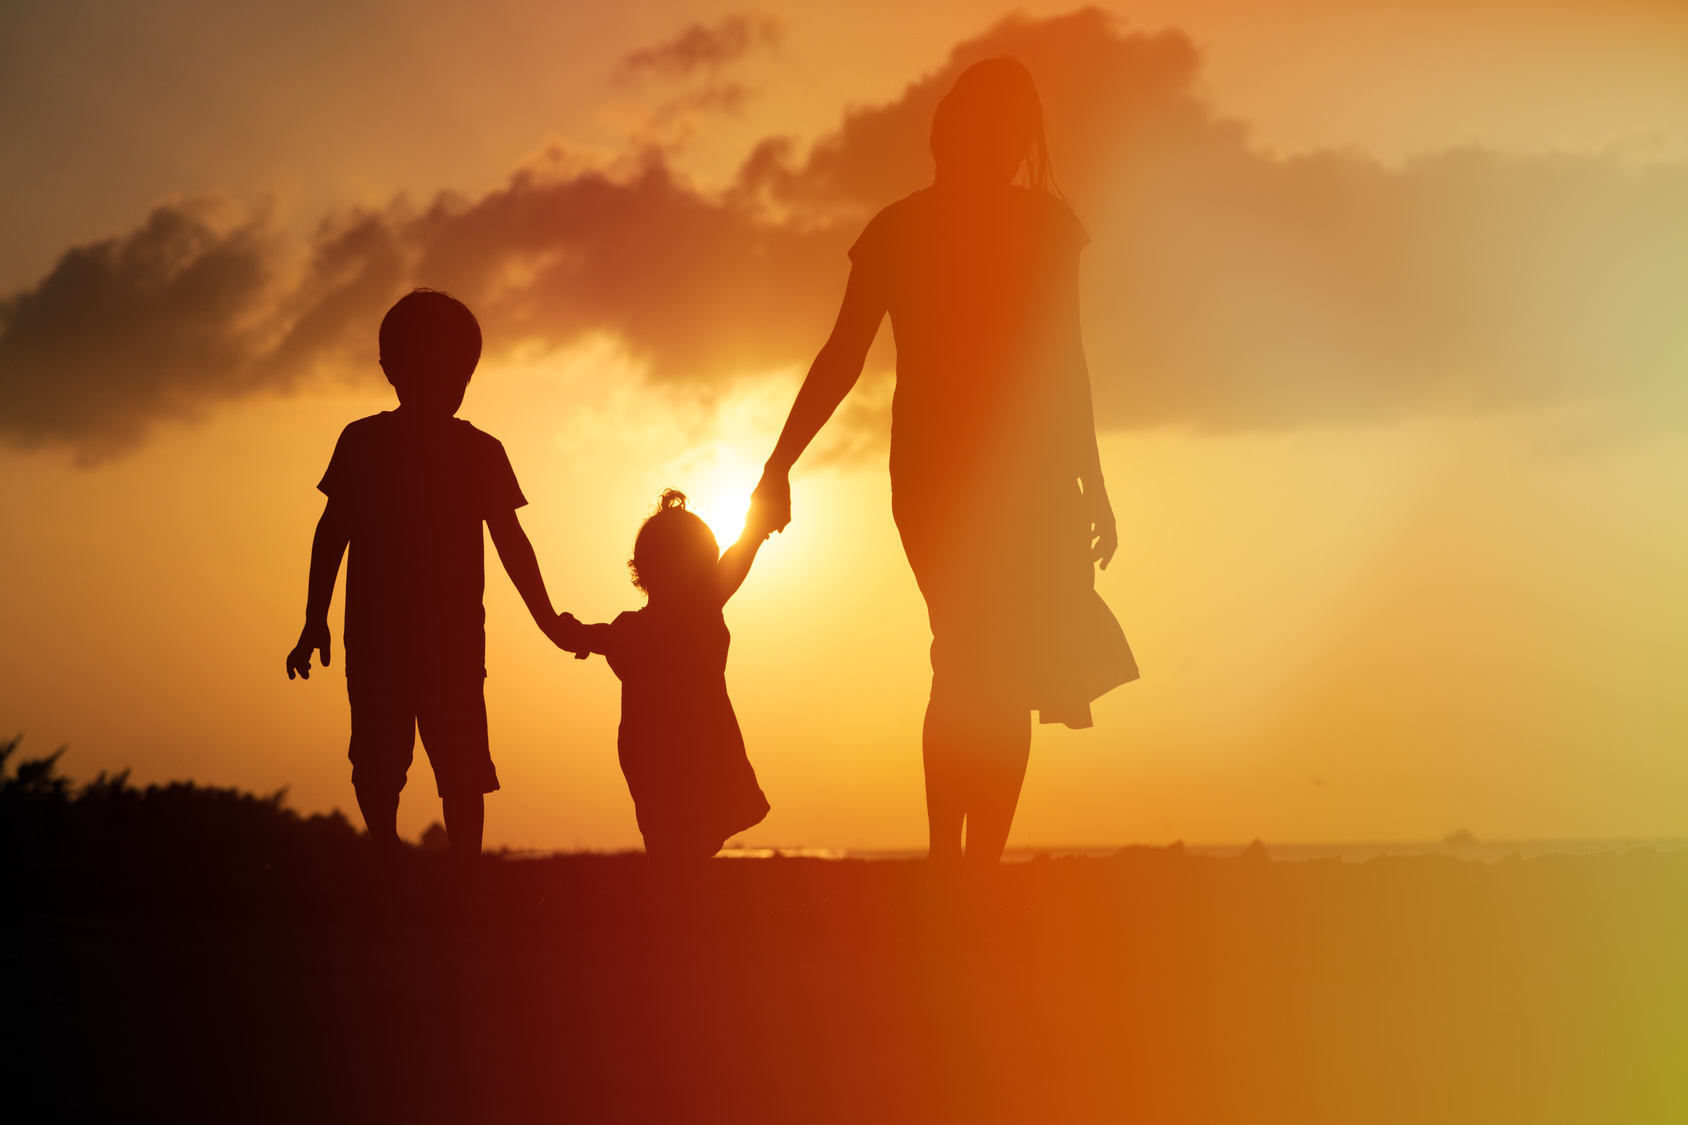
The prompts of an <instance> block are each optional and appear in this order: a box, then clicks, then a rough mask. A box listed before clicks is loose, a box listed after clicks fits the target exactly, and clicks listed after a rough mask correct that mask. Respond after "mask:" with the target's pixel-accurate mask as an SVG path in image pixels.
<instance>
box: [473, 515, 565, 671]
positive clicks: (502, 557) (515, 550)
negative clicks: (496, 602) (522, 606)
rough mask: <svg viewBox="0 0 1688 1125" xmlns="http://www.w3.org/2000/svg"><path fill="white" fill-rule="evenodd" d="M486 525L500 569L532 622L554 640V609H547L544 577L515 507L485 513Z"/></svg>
mask: <svg viewBox="0 0 1688 1125" xmlns="http://www.w3.org/2000/svg"><path fill="white" fill-rule="evenodd" d="M486 526H487V530H488V531H490V532H492V545H493V546H494V547H496V548H498V559H499V561H500V562H502V563H503V564H504V572H505V573H506V574H508V575H509V576H510V581H511V582H513V583H515V586H516V592H517V593H518V594H520V595H521V596H522V601H523V602H524V603H526V604H527V607H528V612H529V613H531V614H533V620H534V624H536V625H538V626H539V630H540V632H542V633H544V634H545V635H546V636H547V637H550V638H551V640H552V641H553V642H555V641H556V639H557V612H556V611H555V610H554V609H552V608H551V595H550V594H548V593H546V592H545V579H544V577H543V576H541V575H540V573H539V557H538V556H537V555H535V554H534V553H533V544H532V543H530V542H529V541H528V537H527V532H525V531H523V530H522V521H521V520H519V519H518V518H516V509H514V508H507V509H502V510H500V511H498V512H497V513H496V514H494V515H490V516H488V517H487V519H486Z"/></svg>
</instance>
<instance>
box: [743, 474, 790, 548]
mask: <svg viewBox="0 0 1688 1125" xmlns="http://www.w3.org/2000/svg"><path fill="white" fill-rule="evenodd" d="M749 522H750V526H751V527H754V528H755V529H756V530H757V532H758V533H762V534H763V535H764V537H765V536H766V535H768V534H772V533H773V532H776V531H784V530H785V529H786V525H788V524H789V523H791V477H790V476H789V475H787V474H786V473H782V472H777V471H775V470H774V469H764V470H763V471H762V479H761V480H760V481H758V482H757V485H756V491H755V492H752V493H751V494H750V516H749Z"/></svg>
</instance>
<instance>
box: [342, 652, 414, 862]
mask: <svg viewBox="0 0 1688 1125" xmlns="http://www.w3.org/2000/svg"><path fill="white" fill-rule="evenodd" d="M346 696H347V699H348V700H349V701H350V703H351V708H352V744H351V748H350V750H349V751H348V752H347V756H348V757H350V758H351V760H352V789H353V790H354V791H355V792H356V793H357V798H358V811H359V812H361V813H362V814H363V824H364V829H365V830H366V831H367V832H368V833H369V839H370V842H372V843H373V844H374V845H375V847H376V850H377V851H378V852H379V853H380V854H381V855H382V856H383V857H392V856H394V855H397V854H398V851H399V832H398V814H399V793H400V792H401V791H402V790H403V789H404V782H405V775H406V774H408V773H409V772H410V762H411V758H412V755H413V754H414V753H415V750H416V711H415V704H414V701H413V696H412V694H411V693H410V692H407V691H404V690H402V689H401V688H400V687H398V686H397V685H394V684H390V683H386V682H383V681H380V680H375V679H364V678H360V677H355V676H347V677H346Z"/></svg>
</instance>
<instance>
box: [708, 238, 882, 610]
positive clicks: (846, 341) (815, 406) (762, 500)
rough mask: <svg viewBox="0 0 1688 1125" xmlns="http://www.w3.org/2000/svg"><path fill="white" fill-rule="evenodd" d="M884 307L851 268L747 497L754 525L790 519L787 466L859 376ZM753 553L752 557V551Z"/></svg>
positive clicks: (775, 526)
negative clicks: (832, 318)
mask: <svg viewBox="0 0 1688 1125" xmlns="http://www.w3.org/2000/svg"><path fill="white" fill-rule="evenodd" d="M885 305H886V302H885V297H884V295H883V294H882V293H879V292H877V291H876V288H875V287H874V286H872V285H870V284H869V283H868V282H867V281H866V280H865V279H864V278H863V276H862V274H860V273H859V272H858V271H856V270H854V269H852V270H851V271H850V281H849V283H848V284H847V285H845V287H844V302H843V304H842V305H840V306H839V308H838V320H837V322H836V323H834V324H833V326H832V335H830V336H828V337H827V341H826V344H825V345H824V346H823V347H822V348H821V350H820V354H819V355H817V356H815V362H814V363H813V364H811V365H810V367H809V374H808V377H807V378H805V379H804V380H803V386H802V388H801V389H799V390H798V392H797V400H796V401H795V402H793V403H792V404H791V414H790V415H789V416H788V417H787V418H786V420H785V429H783V430H781V431H780V439H779V442H778V443H777V444H775V446H774V452H773V454H772V455H771V456H770V457H769V458H768V463H767V465H766V466H765V467H764V468H763V470H762V480H761V482H760V483H759V484H757V486H756V491H755V492H754V493H753V494H752V495H751V498H750V503H751V520H752V523H753V525H755V526H758V527H766V528H768V529H769V530H770V531H783V530H785V525H786V524H788V523H790V522H791V481H790V473H791V466H792V465H793V464H795V463H796V461H797V458H799V457H801V456H802V455H803V451H804V450H805V449H807V448H809V443H810V442H811V441H813V440H815V435H816V434H817V433H819V432H820V429H821V427H822V426H824V425H826V420H827V419H828V418H831V417H832V412H833V411H835V410H837V409H838V404H839V403H841V402H843V401H844V396H845V395H847V394H849V393H850V388H851V387H853V386H855V385H856V380H857V379H860V378H861V376H862V364H863V363H864V362H866V360H867V350H868V348H869V347H871V346H872V345H873V337H874V335H875V334H876V333H877V332H878V331H879V322H880V321H882V320H884V319H885ZM751 554H752V555H753V556H754V554H755V552H754V550H752V551H751ZM748 565H749V564H748V563H747V564H746V567H747V569H748ZM741 581H742V579H741Z"/></svg>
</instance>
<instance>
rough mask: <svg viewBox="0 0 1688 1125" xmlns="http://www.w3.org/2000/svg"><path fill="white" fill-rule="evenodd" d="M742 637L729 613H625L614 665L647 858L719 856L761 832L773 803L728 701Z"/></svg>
mask: <svg viewBox="0 0 1688 1125" xmlns="http://www.w3.org/2000/svg"><path fill="white" fill-rule="evenodd" d="M731 641H732V635H731V634H730V633H729V632H728V631H727V623H726V621H725V620H723V618H722V616H721V611H720V609H719V608H714V609H710V610H706V611H698V612H685V611H680V610H668V609H664V610H656V609H652V608H651V607H650V606H646V607H645V608H644V609H640V610H635V611H633V612H630V613H623V614H621V615H619V616H618V617H616V619H615V620H614V621H613V622H611V623H610V643H609V644H608V645H606V646H605V650H606V651H605V652H604V655H605V657H607V658H608V660H609V665H610V667H611V668H612V669H613V670H614V671H615V674H616V675H617V676H618V677H619V678H620V679H621V730H620V732H619V734H618V736H617V739H616V745H617V749H618V750H619V752H620V757H621V772H622V774H623V775H624V776H625V777H626V778H627V788H628V790H629V791H630V792H631V793H632V794H633V807H634V810H635V812H636V813H637V815H638V819H639V831H640V832H641V833H642V834H643V835H644V837H645V849H646V851H648V852H651V853H652V854H656V853H669V854H688V855H698V854H702V855H713V854H715V852H717V851H719V850H720V849H721V845H722V844H723V843H724V842H725V841H726V840H727V839H728V838H729V837H731V836H733V835H734V834H736V833H739V832H742V831H744V830H745V829H747V828H750V827H751V826H753V825H756V824H759V823H761V821H762V818H763V817H765V816H767V815H768V800H767V798H766V797H764V796H763V795H762V789H761V787H760V786H759V785H758V784H757V783H756V771H755V770H754V769H752V768H751V765H750V759H749V758H748V757H747V756H746V755H745V752H744V736H743V734H741V733H740V731H739V725H738V717H737V716H736V715H735V714H734V713H733V703H732V700H730V699H728V698H727V678H726V672H727V647H728V645H729V644H730V643H731Z"/></svg>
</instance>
